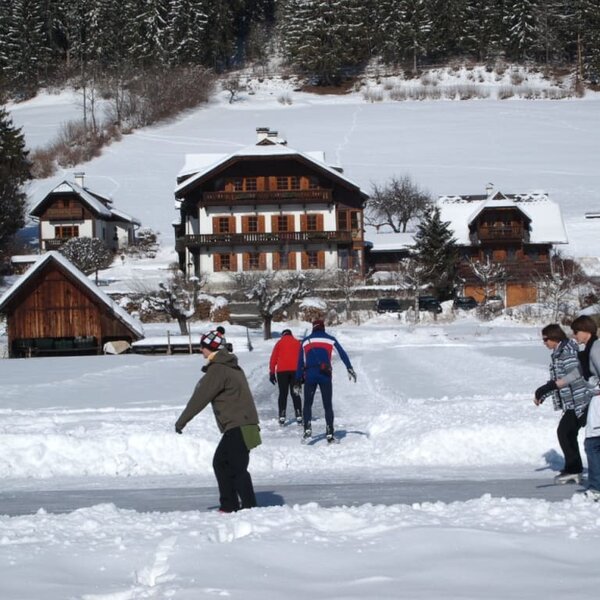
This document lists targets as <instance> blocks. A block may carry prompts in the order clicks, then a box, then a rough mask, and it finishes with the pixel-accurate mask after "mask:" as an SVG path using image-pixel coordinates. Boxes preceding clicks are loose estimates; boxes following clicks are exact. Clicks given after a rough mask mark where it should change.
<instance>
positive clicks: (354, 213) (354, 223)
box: [350, 210, 360, 229]
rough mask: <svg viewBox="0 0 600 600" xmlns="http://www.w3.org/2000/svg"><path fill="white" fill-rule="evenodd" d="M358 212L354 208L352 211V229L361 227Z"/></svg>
mask: <svg viewBox="0 0 600 600" xmlns="http://www.w3.org/2000/svg"><path fill="white" fill-rule="evenodd" d="M359 227H360V226H359V223H358V212H357V211H355V210H353V211H352V212H351V213H350V229H359Z"/></svg>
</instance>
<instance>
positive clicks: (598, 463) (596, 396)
mask: <svg viewBox="0 0 600 600" xmlns="http://www.w3.org/2000/svg"><path fill="white" fill-rule="evenodd" d="M571 329H572V330H573V336H574V337H575V339H576V340H577V342H578V343H579V345H580V346H583V350H581V351H580V352H579V362H580V363H581V369H582V371H583V376H584V377H585V380H586V381H587V382H588V387H589V389H590V393H591V395H592V397H591V399H590V404H589V406H588V412H587V422H586V426H585V442H584V447H585V454H586V456H587V461H588V481H587V490H586V491H585V492H584V493H585V495H586V496H587V497H588V498H591V499H592V500H595V501H596V502H598V501H600V389H599V388H598V382H599V381H600V342H599V341H598V337H597V333H598V326H597V325H596V322H595V321H594V319H592V317H590V316H588V315H581V316H580V317H577V318H576V319H575V320H574V321H573V322H572V323H571Z"/></svg>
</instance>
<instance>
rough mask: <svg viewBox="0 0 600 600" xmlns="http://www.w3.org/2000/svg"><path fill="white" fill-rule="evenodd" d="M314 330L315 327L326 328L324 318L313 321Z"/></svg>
mask: <svg viewBox="0 0 600 600" xmlns="http://www.w3.org/2000/svg"><path fill="white" fill-rule="evenodd" d="M312 326H313V330H314V329H325V321H323V319H315V320H314V321H313V324H312Z"/></svg>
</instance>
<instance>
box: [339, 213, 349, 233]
mask: <svg viewBox="0 0 600 600" xmlns="http://www.w3.org/2000/svg"><path fill="white" fill-rule="evenodd" d="M337 222H338V231H348V212H347V211H345V210H344V211H340V212H339V213H338V216H337Z"/></svg>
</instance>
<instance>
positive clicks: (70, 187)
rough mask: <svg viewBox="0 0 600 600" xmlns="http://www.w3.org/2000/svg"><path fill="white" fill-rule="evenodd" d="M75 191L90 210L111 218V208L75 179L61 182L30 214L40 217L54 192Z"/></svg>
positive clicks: (95, 213)
mask: <svg viewBox="0 0 600 600" xmlns="http://www.w3.org/2000/svg"><path fill="white" fill-rule="evenodd" d="M65 193H67V194H68V193H74V194H76V195H77V196H79V198H80V199H81V201H82V202H83V204H85V205H86V206H87V207H88V208H89V210H90V211H91V212H92V213H93V214H94V215H96V216H99V217H103V218H105V219H109V218H110V216H111V210H110V208H108V207H107V206H106V205H105V204H104V203H103V202H101V201H100V200H99V199H98V198H96V196H94V195H93V194H91V193H90V192H88V191H87V190H86V189H85V188H83V187H81V186H80V185H78V184H76V183H75V182H73V181H66V180H65V181H63V182H62V183H59V184H58V185H57V186H56V187H55V188H54V189H52V190H50V192H48V193H47V194H46V195H45V196H44V197H43V198H42V199H41V200H40V201H39V202H38V203H37V204H36V205H35V206H34V207H33V208H32V209H31V212H30V213H29V214H31V215H32V216H34V217H39V216H40V215H41V213H42V209H43V208H44V206H45V205H46V203H47V202H48V201H49V200H50V199H51V198H52V195H53V194H65Z"/></svg>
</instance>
